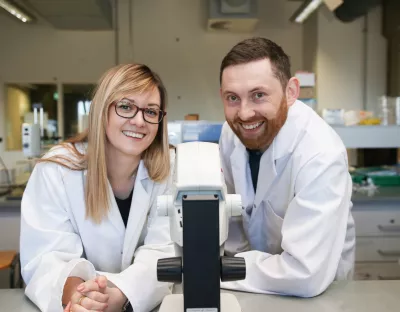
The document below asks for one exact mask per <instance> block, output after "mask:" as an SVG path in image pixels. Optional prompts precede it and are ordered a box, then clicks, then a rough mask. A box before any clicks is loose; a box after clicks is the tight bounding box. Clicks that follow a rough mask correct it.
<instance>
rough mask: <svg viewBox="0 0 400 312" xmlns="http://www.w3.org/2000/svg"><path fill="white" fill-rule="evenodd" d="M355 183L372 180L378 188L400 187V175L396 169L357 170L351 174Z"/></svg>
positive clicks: (373, 168) (372, 168)
mask: <svg viewBox="0 0 400 312" xmlns="http://www.w3.org/2000/svg"><path fill="white" fill-rule="evenodd" d="M350 174H351V177H352V180H353V183H357V184H361V183H362V182H363V181H365V180H366V179H367V178H371V179H372V181H373V182H374V184H375V185H376V186H400V175H399V174H397V172H396V171H395V169H388V168H384V167H369V168H357V169H356V170H355V171H353V172H351V173H350Z"/></svg>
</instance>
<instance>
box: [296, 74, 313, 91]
mask: <svg viewBox="0 0 400 312" xmlns="http://www.w3.org/2000/svg"><path fill="white" fill-rule="evenodd" d="M295 77H296V78H297V79H298V80H299V82H300V87H315V73H311V72H305V71H298V72H296V73H295Z"/></svg>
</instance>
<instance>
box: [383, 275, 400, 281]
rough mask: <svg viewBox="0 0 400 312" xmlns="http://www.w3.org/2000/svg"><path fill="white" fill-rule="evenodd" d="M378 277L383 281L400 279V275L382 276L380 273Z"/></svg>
mask: <svg viewBox="0 0 400 312" xmlns="http://www.w3.org/2000/svg"><path fill="white" fill-rule="evenodd" d="M378 279H379V280H382V281H393V280H400V276H382V275H378Z"/></svg>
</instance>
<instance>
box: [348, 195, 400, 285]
mask: <svg viewBox="0 0 400 312" xmlns="http://www.w3.org/2000/svg"><path fill="white" fill-rule="evenodd" d="M399 191H400V190H399ZM398 195H399V198H398V200H397V201H396V200H394V199H392V200H389V201H384V200H383V201H379V200H371V201H370V202H368V200H365V201H361V202H358V203H357V201H356V202H355V203H354V208H353V217H354V220H355V225H356V265H355V276H354V278H355V279H357V280H393V279H395V280H400V193H399V194H398Z"/></svg>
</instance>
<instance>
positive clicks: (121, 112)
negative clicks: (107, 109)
mask: <svg viewBox="0 0 400 312" xmlns="http://www.w3.org/2000/svg"><path fill="white" fill-rule="evenodd" d="M139 111H142V114H143V119H144V120H145V121H146V122H148V123H150V124H159V123H160V122H161V120H162V119H163V118H164V116H165V115H166V114H167V112H164V111H163V110H161V109H159V108H158V107H144V108H140V107H138V106H136V105H135V104H133V103H132V102H131V101H129V100H127V99H123V100H121V101H119V102H116V103H115V112H116V113H117V115H118V116H120V117H122V118H126V119H131V118H134V117H135V116H136V114H137V113H138V112H139Z"/></svg>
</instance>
